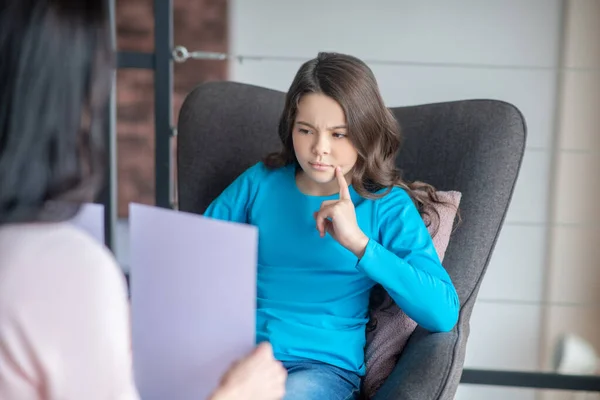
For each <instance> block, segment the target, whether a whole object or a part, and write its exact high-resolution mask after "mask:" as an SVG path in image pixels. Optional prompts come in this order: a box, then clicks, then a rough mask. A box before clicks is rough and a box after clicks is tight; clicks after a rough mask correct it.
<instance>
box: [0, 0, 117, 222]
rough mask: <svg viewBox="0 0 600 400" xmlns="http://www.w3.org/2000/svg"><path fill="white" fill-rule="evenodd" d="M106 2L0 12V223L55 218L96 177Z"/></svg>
mask: <svg viewBox="0 0 600 400" xmlns="http://www.w3.org/2000/svg"><path fill="white" fill-rule="evenodd" d="M106 7H107V2H106V1H104V0H39V1H35V0H14V1H8V2H6V1H4V2H3V5H2V8H1V9H0V224H5V223H20V222H34V221H56V220H64V219H67V218H69V217H71V216H72V215H73V214H75V213H76V212H77V210H78V205H79V204H80V203H82V202H86V201H93V200H94V197H95V196H96V194H97V191H98V189H99V187H100V185H101V183H102V178H103V177H102V170H103V163H104V153H103V142H104V140H103V132H104V129H103V125H102V124H103V119H102V116H103V113H104V112H105V107H106V105H107V100H108V94H109V89H110V78H111V66H112V62H113V61H112V57H113V56H112V49H111V47H110V36H109V30H108V29H107V15H108V14H107V10H106Z"/></svg>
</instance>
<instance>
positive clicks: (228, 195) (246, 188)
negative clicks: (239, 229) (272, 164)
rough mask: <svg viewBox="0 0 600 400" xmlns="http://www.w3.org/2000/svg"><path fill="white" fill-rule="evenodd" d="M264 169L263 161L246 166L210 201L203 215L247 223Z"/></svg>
mask: <svg viewBox="0 0 600 400" xmlns="http://www.w3.org/2000/svg"><path fill="white" fill-rule="evenodd" d="M265 170H266V167H265V166H264V164H263V163H257V164H255V165H253V166H252V167H250V168H248V169H247V170H246V171H244V172H243V173H242V174H241V175H240V176H239V177H237V178H236V179H235V180H234V181H233V182H232V183H231V184H230V185H229V186H228V187H227V188H226V189H225V190H224V191H223V192H222V193H221V194H220V195H219V196H218V197H217V198H216V199H215V200H213V201H212V203H210V205H209V206H208V208H207V209H206V211H205V212H204V214H203V215H204V216H205V217H209V218H215V219H220V220H224V221H231V222H239V223H248V210H249V209H250V206H251V204H252V202H253V200H254V196H255V194H256V189H257V188H258V183H259V181H260V179H261V177H262V175H263V174H264V171H265Z"/></svg>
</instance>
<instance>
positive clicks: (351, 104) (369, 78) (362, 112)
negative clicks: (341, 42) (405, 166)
mask: <svg viewBox="0 0 600 400" xmlns="http://www.w3.org/2000/svg"><path fill="white" fill-rule="evenodd" d="M307 93H320V94H324V95H326V96H328V97H331V98H332V99H334V100H335V101H337V102H338V103H339V104H340V106H341V107H342V109H343V110H344V114H345V116H346V120H347V125H348V138H349V139H350V140H351V141H352V144H353V145H354V147H355V148H356V150H357V152H358V160H357V162H356V165H355V166H354V169H353V176H352V185H353V187H354V189H355V190H356V192H357V193H358V194H360V195H361V196H363V197H365V198H377V197H381V196H385V195H386V194H387V193H389V191H390V190H391V189H392V188H393V187H394V186H399V187H401V188H403V189H405V190H406V191H407V193H408V194H409V195H410V197H411V198H412V200H413V202H414V203H415V205H416V206H417V208H418V210H419V212H420V213H421V215H422V217H423V218H424V220H425V221H426V224H427V225H428V226H429V225H430V224H433V227H434V228H433V235H435V234H436V233H437V229H438V226H439V218H440V217H439V213H438V212H437V210H436V209H435V208H434V207H433V205H434V203H440V202H442V201H441V200H440V199H439V198H438V196H437V195H436V191H435V189H434V187H433V186H431V185H429V184H426V183H423V182H407V181H405V180H404V179H403V178H402V174H401V172H400V170H399V169H398V167H397V166H396V157H397V155H398V152H399V150H400V145H401V143H402V136H401V134H400V127H399V124H398V121H397V120H396V118H395V117H394V115H393V114H392V113H391V112H390V110H389V109H388V108H387V107H386V106H385V104H384V102H383V99H382V97H381V94H380V92H379V87H378V85H377V81H376V79H375V76H374V75H373V72H372V71H371V69H370V68H369V67H368V66H367V65H366V64H365V63H364V62H363V61H361V60H359V59H358V58H356V57H353V56H350V55H346V54H339V53H324V52H321V53H319V54H318V56H317V57H316V58H314V59H312V60H309V61H307V62H305V63H304V64H302V66H301V67H300V69H299V70H298V72H297V73H296V76H295V78H294V80H293V81H292V84H291V86H290V88H289V91H288V92H287V96H286V99H285V106H284V109H283V112H282V114H281V118H280V120H279V136H280V138H281V141H282V143H283V147H282V149H281V150H280V151H279V152H276V153H272V154H269V155H268V156H267V157H266V158H265V160H264V162H265V165H266V166H267V167H269V168H279V167H282V166H284V165H290V164H296V165H298V160H297V159H296V155H295V153H294V146H293V142H292V127H293V126H294V123H295V119H296V114H297V111H298V103H299V102H300V99H301V98H302V96H304V95H305V94H307ZM381 189H386V190H385V191H383V193H380V194H376V192H379V191H380V190H381Z"/></svg>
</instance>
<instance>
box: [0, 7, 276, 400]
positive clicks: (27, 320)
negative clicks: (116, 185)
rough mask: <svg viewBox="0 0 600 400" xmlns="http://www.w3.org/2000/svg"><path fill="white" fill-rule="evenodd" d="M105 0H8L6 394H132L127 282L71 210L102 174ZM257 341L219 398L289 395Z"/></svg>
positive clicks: (4, 19) (3, 220)
mask: <svg viewBox="0 0 600 400" xmlns="http://www.w3.org/2000/svg"><path fill="white" fill-rule="evenodd" d="M106 4H107V1H104V0H96V1H93V0H39V1H37V0H14V1H9V0H0V399H7V400H8V399H19V400H21V399H23V400H25V399H40V400H41V399H44V400H55V399H56V400H58V399H61V400H83V399H85V400H94V399H99V400H100V399H102V400H108V399H121V400H130V399H137V398H138V394H137V391H136V388H135V385H134V380H133V373H132V360H131V354H130V335H129V316H128V302H127V295H126V286H125V282H124V279H123V275H122V274H121V272H120V270H119V267H118V266H117V265H116V263H115V260H114V259H113V257H112V255H111V254H110V253H109V251H108V250H107V249H105V248H104V247H103V246H101V245H100V244H98V243H97V242H95V241H94V239H92V238H91V237H89V236H87V235H86V234H85V233H83V232H81V231H79V230H78V229H76V228H75V227H74V226H73V225H72V224H70V223H69V222H65V221H67V220H69V219H70V218H71V217H73V216H74V215H75V214H76V213H77V211H78V209H79V205H80V204H81V203H83V202H90V201H93V200H94V198H95V196H96V194H97V189H98V187H99V185H100V184H101V182H102V174H101V172H102V169H103V168H102V166H103V158H104V157H103V151H102V144H103V138H102V134H103V129H102V118H101V116H102V115H103V114H104V112H105V109H106V105H107V100H108V93H109V88H110V74H111V67H112V53H111V49H110V46H109V43H110V42H109V32H108V30H107V23H106V22H107V14H106V9H105V8H106ZM285 376H286V372H285V370H284V369H283V367H282V366H281V364H280V363H279V362H278V361H276V360H275V359H274V358H273V352H272V349H271V347H270V346H269V345H268V344H265V345H261V346H259V347H258V348H256V349H255V351H254V352H252V353H251V354H250V355H248V356H247V357H246V358H244V359H242V360H240V361H239V362H238V363H236V364H235V365H234V366H232V368H231V369H230V370H229V371H228V372H227V373H226V374H225V376H224V377H223V379H222V382H221V384H220V386H219V387H218V388H217V389H216V390H215V392H214V394H213V396H212V397H211V400H236V399H240V400H242V399H264V400H274V399H279V398H281V397H282V396H283V392H284V382H285Z"/></svg>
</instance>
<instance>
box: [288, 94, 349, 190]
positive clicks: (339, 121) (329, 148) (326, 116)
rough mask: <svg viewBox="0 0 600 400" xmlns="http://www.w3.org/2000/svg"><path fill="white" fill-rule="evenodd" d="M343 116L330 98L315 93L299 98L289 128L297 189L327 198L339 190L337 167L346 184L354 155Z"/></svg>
mask: <svg viewBox="0 0 600 400" xmlns="http://www.w3.org/2000/svg"><path fill="white" fill-rule="evenodd" d="M346 135H347V128H346V116H345V115H344V111H343V110H342V107H341V106H340V105H339V104H338V103H337V102H336V101H335V100H333V99H332V98H331V97H327V96H325V95H323V94H319V93H310V94H306V95H304V96H302V98H301V99H300V102H299V103H298V111H297V113H296V120H295V121H294V125H293V127H292V141H293V144H294V152H295V153H296V158H297V159H298V163H299V164H300V167H301V168H302V173H301V174H300V175H299V176H298V185H299V187H300V189H301V190H303V191H304V192H306V193H307V194H312V195H330V194H333V193H335V192H337V191H339V188H338V184H337V181H336V178H335V167H338V166H339V167H341V168H342V172H343V173H344V175H345V176H346V180H347V181H348V183H351V182H350V180H349V179H350V177H351V174H350V172H351V171H352V168H353V167H354V165H355V164H356V160H357V158H358V153H357V151H356V149H355V148H354V145H353V144H352V142H351V141H350V139H348V137H347V136H346Z"/></svg>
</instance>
